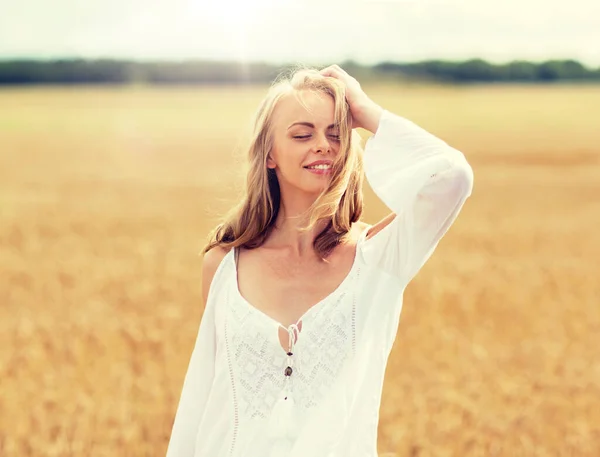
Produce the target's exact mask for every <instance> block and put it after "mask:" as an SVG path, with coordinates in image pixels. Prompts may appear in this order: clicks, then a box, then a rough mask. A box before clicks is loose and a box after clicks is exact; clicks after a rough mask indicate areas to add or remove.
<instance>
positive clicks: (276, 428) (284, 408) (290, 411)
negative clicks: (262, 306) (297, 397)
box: [267, 324, 300, 444]
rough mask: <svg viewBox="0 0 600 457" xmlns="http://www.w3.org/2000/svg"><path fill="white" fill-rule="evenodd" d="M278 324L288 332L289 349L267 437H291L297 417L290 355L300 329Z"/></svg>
mask: <svg viewBox="0 0 600 457" xmlns="http://www.w3.org/2000/svg"><path fill="white" fill-rule="evenodd" d="M279 325H280V326H281V327H282V328H284V329H285V330H287V332H288V335H289V343H288V348H289V349H288V352H287V362H288V363H287V367H286V368H285V370H284V371H283V376H285V384H284V387H283V389H282V392H281V394H280V396H279V398H278V399H277V401H276V402H275V405H274V407H273V411H272V412H271V418H270V420H269V425H268V431H267V433H268V435H269V437H271V438H274V439H277V438H280V439H281V438H293V437H294V436H295V433H296V432H297V418H296V412H295V411H294V410H295V403H294V398H293V396H292V386H291V382H292V381H291V377H292V375H293V373H294V364H293V362H294V359H293V358H292V357H293V355H294V347H295V340H296V339H297V335H298V334H299V333H300V329H298V326H297V325H296V324H292V325H290V326H289V327H287V328H286V327H284V326H283V325H281V324H279ZM282 444H283V443H282Z"/></svg>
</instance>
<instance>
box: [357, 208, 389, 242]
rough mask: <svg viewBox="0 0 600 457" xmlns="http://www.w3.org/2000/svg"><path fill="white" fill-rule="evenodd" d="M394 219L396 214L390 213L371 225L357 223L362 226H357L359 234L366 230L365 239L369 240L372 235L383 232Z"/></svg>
mask: <svg viewBox="0 0 600 457" xmlns="http://www.w3.org/2000/svg"><path fill="white" fill-rule="evenodd" d="M395 217H396V213H390V214H388V215H387V216H386V217H384V218H383V219H381V220H380V221H379V222H377V223H375V224H373V225H369V224H367V223H366V222H362V221H359V222H357V223H359V224H362V225H361V226H359V228H360V233H362V232H363V230H366V229H367V228H368V230H369V231H368V232H367V236H366V239H370V238H372V237H373V236H374V235H376V234H377V233H379V232H380V231H381V230H383V229H384V228H385V227H387V226H388V225H389V224H390V222H392V221H393V220H394V218H395Z"/></svg>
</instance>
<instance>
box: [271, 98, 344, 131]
mask: <svg viewBox="0 0 600 457" xmlns="http://www.w3.org/2000/svg"><path fill="white" fill-rule="evenodd" d="M334 114H335V103H334V101H333V97H331V96H330V95H327V94H324V93H322V92H311V91H297V92H292V93H288V94H285V95H284V96H283V97H281V99H280V100H279V102H278V103H277V106H276V107H275V110H274V112H273V115H274V121H275V123H276V124H277V125H279V126H283V127H284V128H287V127H288V126H289V125H290V124H293V123H294V122H299V121H306V122H311V123H313V124H315V126H323V127H327V126H328V125H330V124H333V121H334V117H335V116H334Z"/></svg>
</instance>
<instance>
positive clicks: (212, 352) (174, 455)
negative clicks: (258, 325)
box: [167, 296, 216, 457]
mask: <svg viewBox="0 0 600 457" xmlns="http://www.w3.org/2000/svg"><path fill="white" fill-rule="evenodd" d="M213 302H214V299H211V297H210V296H209V297H208V299H207V305H206V307H205V310H204V313H203V314H202V319H201V321H200V327H199V330H198V335H197V337H196V342H195V345H194V349H193V350H192V355H191V358H190V362H189V365H188V369H187V373H186V376H185V379H184V382H183V388H182V391H181V396H180V399H179V406H178V408H177V412H176V414H175V420H174V422H173V429H172V431H171V438H170V441H169V447H168V449H167V457H193V456H194V450H195V447H196V435H197V432H198V427H199V425H200V422H201V420H202V416H203V414H204V411H205V409H206V403H207V401H208V397H209V394H210V390H211V387H212V384H213V380H214V374H215V357H216V337H215V312H214V308H215V305H214V303H213Z"/></svg>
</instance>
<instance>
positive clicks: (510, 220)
mask: <svg viewBox="0 0 600 457" xmlns="http://www.w3.org/2000/svg"><path fill="white" fill-rule="evenodd" d="M365 90H366V91H367V93H368V94H370V95H371V96H372V98H374V99H375V100H376V101H377V102H378V103H380V104H381V105H382V106H384V107H385V108H387V109H389V110H391V111H394V112H396V113H398V114H401V115H404V116H406V117H408V118H410V119H412V120H413V121H415V122H416V123H418V124H419V125H421V126H423V127H424V128H426V129H427V130H429V131H430V132H432V133H434V134H436V135H437V136H439V137H441V138H443V139H444V140H446V141H447V142H448V143H450V144H451V145H453V146H454V147H456V148H458V149H460V150H462V151H463V152H464V153H465V155H466V156H467V158H468V160H469V161H470V163H471V164H472V166H473V169H474V173H475V183H474V189H473V194H472V196H471V198H470V199H469V200H468V201H467V203H466V204H465V206H464V208H463V211H462V213H461V215H460V216H459V218H458V219H457V221H456V223H455V225H454V226H453V227H452V228H451V229H450V231H449V232H448V233H447V235H446V236H445V237H444V239H443V240H442V241H441V242H440V244H439V246H438V248H437V251H436V253H435V254H434V255H433V257H432V258H431V259H430V260H429V262H428V263H427V264H426V265H425V266H424V267H423V269H422V270H421V272H420V273H419V274H418V275H417V277H416V278H415V279H414V281H413V282H412V283H411V284H410V285H409V286H408V288H407V290H406V295H405V304H404V310H403V314H402V317H401V322H400V326H399V333H398V337H397V339H396V343H395V346H394V349H393V351H392V354H391V357H390V360H389V365H388V369H387V372H386V381H385V385H384V393H383V400H382V407H381V414H380V427H379V443H378V447H379V452H380V453H381V455H382V456H384V455H385V456H397V457H434V456H435V457H446V456H448V457H450V456H457V457H468V456H482V457H484V456H485V457H488V456H489V457H492V456H502V457H521V456H523V457H528V456H539V457H545V456H561V457H562V456H574V457H575V456H593V457H598V456H600V261H599V260H598V259H599V258H600V229H599V227H600V86H587V87H584V86H580V87H577V86H569V85H561V86H501V85H498V86H468V87H461V88H457V87H444V86H423V85H399V86H393V85H385V86H383V85H382V86H377V85H370V86H367V87H365ZM265 91H266V88H265V87H246V88H232V87H229V88H227V87H204V88H189V87H188V88H147V87H128V88H77V89H69V88H60V87H56V88H29V89H3V90H1V91H0V223H1V224H0V273H1V274H0V455H1V456H3V457H29V456H65V457H66V456H86V457H88V456H89V457H97V456H163V455H164V454H165V451H166V447H167V442H168V438H169V435H170V431H171V425H172V420H173V417H174V414H175V409H176V407H177V402H178V400H179V394H180V390H181V387H182V383H183V377H184V375H185V371H186V369H187V364H188V361H189V357H190V355H191V350H192V346H193V343H194V340H195V337H196V332H197V330H198V325H199V323H200V319H201V316H202V304H201V287H200V283H201V282H200V280H201V276H200V272H201V260H202V257H201V256H200V255H199V252H200V250H201V248H202V247H203V243H204V242H205V240H206V236H207V233H208V231H209V229H210V228H211V227H212V226H213V225H214V224H216V223H217V221H218V220H219V215H220V214H222V213H223V212H224V211H225V210H226V209H228V208H229V207H230V205H231V204H232V203H233V202H234V201H235V200H236V199H237V198H238V196H239V192H240V191H241V189H242V186H243V172H242V170H243V169H242V158H243V144H244V143H243V141H244V135H245V134H246V133H247V131H248V128H249V126H250V116H251V114H252V113H253V111H254V109H255V107H256V105H257V103H258V101H259V99H260V98H261V97H262V95H263V94H264V93H265ZM365 201H366V203H365V212H364V217H363V219H364V220H366V221H367V222H369V223H375V222H376V221H377V220H378V219H379V218H381V217H383V216H385V215H386V214H387V210H386V208H385V206H383V204H382V203H381V202H379V201H378V199H377V198H376V197H375V196H374V194H373V193H372V192H371V190H370V188H369V187H368V185H366V187H365Z"/></svg>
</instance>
